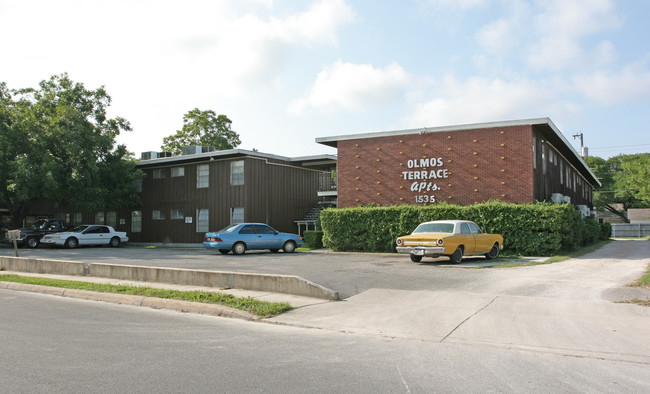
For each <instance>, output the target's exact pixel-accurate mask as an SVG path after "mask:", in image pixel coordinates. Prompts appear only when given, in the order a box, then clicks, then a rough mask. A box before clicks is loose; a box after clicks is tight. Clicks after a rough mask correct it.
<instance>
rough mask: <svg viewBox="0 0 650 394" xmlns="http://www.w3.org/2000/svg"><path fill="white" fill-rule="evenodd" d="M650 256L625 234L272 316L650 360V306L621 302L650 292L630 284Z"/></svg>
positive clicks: (647, 246)
mask: <svg viewBox="0 0 650 394" xmlns="http://www.w3.org/2000/svg"><path fill="white" fill-rule="evenodd" d="M648 264H650V242H648V241H635V240H624V241H616V242H612V243H611V244H609V245H607V246H605V247H604V248H601V249H600V250H598V251H596V252H593V253H591V254H588V255H585V256H583V257H581V258H577V259H571V260H567V261H565V262H562V263H555V264H550V265H538V266H531V267H517V268H508V269H490V270H463V269H459V268H453V269H451V270H453V271H462V272H463V275H467V277H466V279H467V280H466V281H462V282H457V283H456V286H448V287H446V288H443V289H429V290H403V289H395V288H372V289H368V290H366V291H363V292H361V293H360V294H357V295H354V296H352V297H349V298H348V299H346V300H344V301H341V302H331V303H328V304H323V305H315V306H310V307H306V308H301V309H298V310H294V311H291V312H289V313H287V314H284V315H282V316H279V317H276V318H274V319H272V321H274V322H276V323H282V324H291V325H300V326H304V327H314V328H321V329H329V330H336V331H341V332H355V333H364V334H372V335H382V336H387V337H399V338H412V339H414V340H425V341H436V342H445V343H459V344H465V345H469V346H477V345H479V346H486V345H487V346H494V347H502V348H508V349H517V350H524V351H532V352H542V353H557V354H562V355H567V356H574V357H589V358H597V359H608V360H620V361H627V362H636V363H647V364H650V340H648V336H647V330H648V327H650V308H646V307H641V306H637V305H632V304H621V303H614V302H612V301H614V300H625V299H631V298H650V291H648V290H643V289H634V288H628V287H625V285H626V284H627V283H629V282H631V281H633V280H635V279H636V278H638V277H639V276H640V275H641V274H642V273H643V272H644V271H645V269H646V267H647V266H648ZM427 268H428V267H427ZM436 271H438V272H445V273H446V272H447V271H449V270H448V269H436ZM475 275H480V276H481V280H476V277H475Z"/></svg>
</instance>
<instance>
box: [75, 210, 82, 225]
mask: <svg viewBox="0 0 650 394" xmlns="http://www.w3.org/2000/svg"><path fill="white" fill-rule="evenodd" d="M83 220H84V219H83V215H82V214H81V212H75V214H74V219H73V222H72V224H74V225H75V226H78V225H80V224H81V222H83Z"/></svg>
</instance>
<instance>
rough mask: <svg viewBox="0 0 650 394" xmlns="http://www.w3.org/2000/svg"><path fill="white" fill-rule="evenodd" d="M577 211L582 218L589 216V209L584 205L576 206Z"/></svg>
mask: <svg viewBox="0 0 650 394" xmlns="http://www.w3.org/2000/svg"><path fill="white" fill-rule="evenodd" d="M578 209H579V210H580V213H582V217H583V218H584V217H587V216H589V215H590V214H591V209H589V207H588V206H586V205H578Z"/></svg>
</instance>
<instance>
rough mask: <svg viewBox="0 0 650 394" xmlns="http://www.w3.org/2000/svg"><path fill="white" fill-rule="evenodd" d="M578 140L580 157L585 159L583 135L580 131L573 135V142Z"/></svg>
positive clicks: (585, 151) (585, 149) (585, 150)
mask: <svg viewBox="0 0 650 394" xmlns="http://www.w3.org/2000/svg"><path fill="white" fill-rule="evenodd" d="M578 138H580V155H582V157H587V156H588V154H587V148H585V141H584V135H583V134H582V131H580V132H579V133H578V134H574V135H573V139H574V140H575V139H578Z"/></svg>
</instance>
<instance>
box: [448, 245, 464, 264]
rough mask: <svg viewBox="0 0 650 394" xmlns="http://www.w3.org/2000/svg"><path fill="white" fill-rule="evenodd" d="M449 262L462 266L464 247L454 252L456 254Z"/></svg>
mask: <svg viewBox="0 0 650 394" xmlns="http://www.w3.org/2000/svg"><path fill="white" fill-rule="evenodd" d="M449 260H450V261H451V263H452V264H460V262H461V261H463V247H462V246H459V247H457V248H456V250H454V254H452V255H451V256H449Z"/></svg>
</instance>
